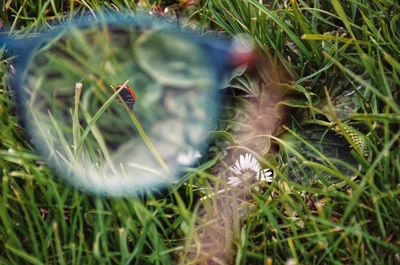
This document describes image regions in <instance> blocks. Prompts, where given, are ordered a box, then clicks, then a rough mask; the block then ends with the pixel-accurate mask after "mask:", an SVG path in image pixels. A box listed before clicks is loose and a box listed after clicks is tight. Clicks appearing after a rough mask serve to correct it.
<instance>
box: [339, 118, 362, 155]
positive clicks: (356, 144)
mask: <svg viewBox="0 0 400 265" xmlns="http://www.w3.org/2000/svg"><path fill="white" fill-rule="evenodd" d="M333 131H335V132H336V133H338V134H341V135H343V136H344V137H346V138H347V139H349V140H350V142H351V144H352V145H351V146H352V147H353V148H354V149H356V151H358V152H359V153H360V154H362V155H363V156H364V157H367V156H368V154H369V149H368V146H367V143H366V141H365V135H363V134H362V133H361V132H359V131H358V130H357V129H355V128H354V127H352V126H350V125H348V124H345V123H341V124H340V125H335V126H334V127H333Z"/></svg>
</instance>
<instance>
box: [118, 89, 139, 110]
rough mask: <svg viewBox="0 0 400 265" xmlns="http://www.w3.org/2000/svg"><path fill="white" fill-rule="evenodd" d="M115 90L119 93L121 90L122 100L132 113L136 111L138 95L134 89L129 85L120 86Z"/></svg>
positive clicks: (120, 96)
mask: <svg viewBox="0 0 400 265" xmlns="http://www.w3.org/2000/svg"><path fill="white" fill-rule="evenodd" d="M115 89H116V90H117V91H118V90H119V89H121V90H120V92H119V98H120V100H121V101H123V102H125V104H126V105H127V106H128V108H129V109H130V110H131V111H134V110H135V106H136V95H135V92H133V89H132V88H130V87H129V86H128V85H118V86H117V87H116V88H115Z"/></svg>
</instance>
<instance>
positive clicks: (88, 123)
mask: <svg viewBox="0 0 400 265" xmlns="http://www.w3.org/2000/svg"><path fill="white" fill-rule="evenodd" d="M0 45H5V47H6V49H7V50H8V51H11V52H13V53H14V54H15V59H14V60H15V63H14V64H15V68H16V71H15V74H14V76H13V77H12V83H11V84H12V87H13V88H14V89H15V92H16V99H17V102H18V109H19V111H20V114H21V117H22V120H23V123H24V126H25V127H26V130H27V132H28V135H29V137H30V139H31V140H32V142H33V143H34V145H35V147H36V149H37V150H38V152H39V153H40V154H41V155H43V156H44V157H45V158H46V159H47V161H48V163H49V164H50V165H51V166H52V167H53V168H54V169H55V170H56V171H57V173H58V175H60V176H62V177H63V178H64V179H65V180H66V181H67V182H69V183H71V184H73V185H74V186H76V187H78V188H80V189H83V190H86V191H90V192H94V193H97V194H104V195H117V196H118V195H135V194H137V193H138V192H142V191H143V190H147V189H151V188H154V187H156V188H159V187H163V186H165V185H168V184H170V183H173V182H175V181H177V179H179V176H182V174H183V173H184V172H185V171H187V169H188V167H189V166H192V165H194V164H195V163H196V160H197V159H198V158H199V156H200V153H201V152H202V151H204V149H205V147H206V140H207V137H208V132H209V131H211V130H213V129H215V127H216V118H217V115H218V104H219V102H220V97H219V96H218V95H219V93H218V88H220V87H221V86H222V83H223V81H224V77H225V76H226V75H227V74H228V73H229V72H230V71H231V70H232V69H233V64H234V63H233V62H234V61H235V58H234V56H232V54H234V52H233V51H234V45H233V42H232V41H229V40H220V39H218V40H217V39H213V38H209V37H204V36H200V35H198V34H196V33H193V32H188V31H184V30H182V29H177V28H176V27H174V26H172V25H171V24H169V23H165V22H162V21H160V20H154V18H144V17H134V18H132V17H123V16H122V15H118V16H116V15H108V16H105V17H103V18H100V19H94V18H84V19H79V20H75V21H72V22H68V23H65V24H63V25H60V26H57V27H55V29H53V30H51V31H49V32H44V33H40V34H37V35H35V36H31V37H29V38H27V37H26V36H25V37H24V38H20V39H16V38H2V39H0ZM236 59H237V58H236Z"/></svg>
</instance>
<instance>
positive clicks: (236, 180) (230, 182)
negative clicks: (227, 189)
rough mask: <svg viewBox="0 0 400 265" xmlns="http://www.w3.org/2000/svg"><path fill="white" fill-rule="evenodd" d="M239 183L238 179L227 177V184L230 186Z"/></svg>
mask: <svg viewBox="0 0 400 265" xmlns="http://www.w3.org/2000/svg"><path fill="white" fill-rule="evenodd" d="M240 182H241V181H240V179H239V178H238V177H229V178H228V182H227V184H228V185H231V186H237V185H239V184H240Z"/></svg>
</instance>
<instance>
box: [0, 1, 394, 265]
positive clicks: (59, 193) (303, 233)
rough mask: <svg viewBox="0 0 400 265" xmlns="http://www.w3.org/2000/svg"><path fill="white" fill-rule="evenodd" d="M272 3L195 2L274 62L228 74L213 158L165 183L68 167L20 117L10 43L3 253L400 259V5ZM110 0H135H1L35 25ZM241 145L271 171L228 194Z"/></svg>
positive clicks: (12, 18) (106, 260)
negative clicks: (117, 180)
mask: <svg viewBox="0 0 400 265" xmlns="http://www.w3.org/2000/svg"><path fill="white" fill-rule="evenodd" d="M264 2H269V4H268V5H263V4H261V3H260V1H256V0H243V1H225V0H206V1H203V2H202V3H201V4H200V5H198V6H196V7H195V8H194V9H192V10H191V11H190V12H191V14H192V16H191V18H192V20H193V21H196V23H199V24H200V25H201V26H203V27H204V28H205V29H212V30H223V31H225V32H227V33H228V34H230V35H236V34H237V33H243V32H244V33H248V34H249V35H250V36H251V37H252V38H253V39H254V41H255V43H256V44H257V46H259V47H260V48H261V49H262V50H263V52H264V53H265V54H268V55H269V57H268V60H266V61H267V62H266V63H267V64H266V66H268V65H271V63H272V64H275V65H276V67H277V68H276V69H278V70H277V71H275V72H274V70H273V69H272V70H271V69H269V70H268V71H264V70H265V69H266V68H265V67H266V66H265V65H264V68H263V67H260V68H261V69H259V72H258V74H259V76H255V77H254V76H251V75H250V74H249V75H246V76H238V77H236V78H234V79H233V80H232V81H231V88H230V90H231V93H229V94H230V96H229V100H228V104H227V105H225V106H221V110H222V114H221V117H220V119H219V128H218V131H215V132H212V133H210V138H211V139H212V140H213V142H215V144H214V146H213V147H212V148H210V154H209V157H210V160H209V161H204V164H202V165H201V166H200V167H199V168H197V169H193V170H192V171H190V172H189V173H188V174H187V175H186V176H185V177H184V178H183V179H182V181H181V182H179V183H178V184H177V185H174V186H172V187H171V189H170V191H169V192H168V193H167V195H164V196H162V197H161V196H158V197H157V196H155V197H152V196H151V195H149V197H147V198H146V199H134V198H105V197H97V196H92V195H88V194H86V193H84V192H81V191H78V190H75V189H74V188H72V187H71V186H69V185H67V184H64V182H62V181H60V179H59V178H58V177H57V176H56V175H55V174H54V172H53V171H52V170H51V169H50V168H49V167H48V166H47V165H46V164H44V163H43V161H42V160H41V158H40V157H39V156H38V155H36V153H35V152H34V150H33V148H32V146H31V143H30V142H29V141H28V140H27V137H26V132H24V130H23V129H22V127H21V126H20V121H19V120H18V118H17V116H16V105H15V103H14V102H13V100H12V92H11V91H10V89H9V88H8V87H7V85H6V78H7V77H6V73H7V72H8V71H9V61H10V60H9V58H4V56H3V59H2V61H0V73H1V76H2V79H1V86H0V128H1V130H0V139H1V142H0V169H1V176H2V177H1V188H0V200H1V202H0V244H1V247H0V264H46V263H47V264H48V263H50V264H58V263H59V264H178V263H180V264H190V263H192V264H218V262H219V263H220V264H224V263H226V264H284V263H285V262H286V261H288V260H289V259H293V260H294V262H295V263H296V264H331V263H332V264H398V263H400V237H399V234H400V231H399V227H400V200H399V198H400V185H399V183H400V162H399V161H400V147H399V142H400V139H399V137H400V127H399V122H400V110H399V108H400V106H399V99H400V95H399V94H400V76H399V75H400V63H399V59H400V48H399V47H400V30H399V28H400V19H399V17H400V7H399V6H398V4H397V3H396V1H390V0H378V1H366V0H360V1H339V0H334V1H312V2H311V1H289V2H288V4H287V6H284V5H283V2H284V1H264ZM70 3H75V4H74V5H70ZM111 3H113V4H111ZM115 6H116V7H118V8H119V9H121V10H122V9H125V8H127V7H128V8H129V10H131V11H135V10H136V9H137V6H135V4H134V1H110V2H109V3H103V2H102V1H95V0H91V1H69V2H68V1H39V4H36V1H33V0H21V1H5V2H3V5H2V6H1V8H2V10H4V11H5V12H2V13H1V19H2V20H3V22H4V24H5V26H6V27H7V28H10V29H11V31H13V32H17V31H19V33H24V32H34V31H37V30H38V28H39V27H46V28H49V27H51V23H52V21H54V20H56V21H57V20H60V21H62V20H65V19H66V18H68V16H67V17H64V16H63V15H62V14H63V12H65V11H66V12H71V13H73V12H85V11H89V12H96V11H100V10H103V9H114V8H115ZM95 57H96V56H95ZM279 65H281V67H282V68H283V69H285V71H282V70H279V69H280V68H279ZM65 67H66V69H70V68H68V65H65ZM73 70H76V69H73V68H71V71H73ZM98 70H99V71H102V69H98ZM284 72H286V73H284ZM102 75H103V76H107V73H102ZM125 80H126V79H125ZM125 80H124V81H125ZM288 80H289V81H288ZM78 81H79V80H78ZM94 83H95V82H94ZM260 84H269V86H260ZM239 91H241V92H239ZM282 91H284V92H285V93H287V94H285V95H284V96H282V97H281V98H279V102H275V103H278V105H279V106H285V107H286V109H285V111H284V112H282V113H281V112H277V113H279V114H281V115H284V114H286V116H285V122H284V124H280V123H279V122H276V126H275V127H276V128H274V130H275V132H274V136H269V134H270V133H271V131H268V124H267V121H268V117H269V116H268V115H269V114H270V112H268V111H267V107H268V105H264V103H265V102H268V100H266V99H268V97H269V95H270V94H269V93H283V92H282ZM111 92H112V91H111ZM111 95H112V93H110V94H109V95H108V96H111ZM97 96H98V97H103V102H105V100H104V97H105V96H104V95H97ZM72 100H73V99H72ZM82 100H83V101H82V102H80V104H81V105H84V104H88V103H84V99H82ZM255 106H258V107H255ZM88 107H90V106H88ZM71 111H72V110H71ZM269 111H270V110H269ZM75 113H76V110H75ZM75 113H74V112H73V111H72V114H71V117H74V115H75ZM257 118H258V120H257ZM87 120H91V119H87ZM253 120H257V123H255V124H254V123H252V122H251V121H253ZM74 121H75V124H76V123H77V122H78V121H77V119H76V118H75V119H74ZM136 122H137V121H136ZM138 124H139V125H140V123H138ZM259 124H261V125H263V126H261V128H259V127H257V125H259ZM252 126H253V127H252ZM256 127H257V128H258V129H257V130H254V128H256ZM74 128H75V127H74ZM88 128H89V127H88ZM265 128H267V129H265ZM75 129H76V128H75ZM271 130H272V129H271ZM61 131H62V129H59V132H61ZM249 131H251V132H252V134H250V135H249ZM81 132H82V131H79V130H78V131H76V130H74V132H73V134H74V135H75V137H77V138H80V137H82V134H80V133H81ZM97 139H98V138H97ZM76 141H77V142H79V141H78V139H76ZM97 141H98V142H99V143H101V140H97ZM249 143H253V144H254V143H256V146H251V145H250V144H249ZM271 147H272V148H271ZM87 151H88V152H90V148H88V149H87ZM239 152H253V153H254V155H256V156H257V157H258V158H259V160H260V161H261V162H262V164H263V166H264V167H271V168H273V169H274V174H275V176H276V181H274V182H273V183H271V184H270V185H264V186H261V187H258V188H256V187H255V188H254V189H252V190H253V192H251V193H249V192H248V191H239V192H241V193H240V196H238V195H237V194H234V193H233V192H231V190H230V189H229V188H226V184H225V183H224V182H225V179H224V178H222V176H224V175H225V171H226V167H227V166H230V165H231V163H232V160H235V159H237V158H238V157H237V156H236V154H237V153H239ZM221 157H224V158H222V159H220V158H221ZM221 187H224V188H225V190H224V191H223V192H218V191H216V188H217V189H218V190H220V188H221ZM200 198H203V199H200ZM238 198H239V199H238ZM224 215H225V216H228V217H229V218H227V219H224V218H223V217H222V216H224ZM207 244H208V245H207ZM213 262H214V263H213Z"/></svg>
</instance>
